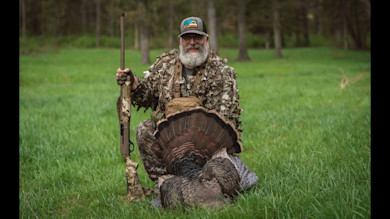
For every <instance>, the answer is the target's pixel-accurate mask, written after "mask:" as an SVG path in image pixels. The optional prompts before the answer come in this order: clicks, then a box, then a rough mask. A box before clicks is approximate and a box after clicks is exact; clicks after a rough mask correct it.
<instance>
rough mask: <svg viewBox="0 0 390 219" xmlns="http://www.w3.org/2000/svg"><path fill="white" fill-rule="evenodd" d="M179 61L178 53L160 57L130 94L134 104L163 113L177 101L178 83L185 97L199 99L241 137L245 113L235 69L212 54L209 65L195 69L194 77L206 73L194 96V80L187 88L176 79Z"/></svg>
mask: <svg viewBox="0 0 390 219" xmlns="http://www.w3.org/2000/svg"><path fill="white" fill-rule="evenodd" d="M178 61H179V51H178V50H177V49H173V50H171V51H170V52H167V53H163V54H162V55H160V56H158V57H157V60H156V62H155V63H154V64H152V65H151V66H150V67H149V69H148V71H145V72H144V74H145V76H144V78H138V80H139V86H138V87H137V89H136V90H135V91H133V92H132V94H131V95H132V96H131V100H132V104H133V105H137V106H138V110H139V108H141V107H144V108H146V109H148V108H152V110H153V111H159V112H161V113H164V112H165V106H166V105H167V103H168V102H169V101H170V100H172V99H173V98H174V97H175V95H174V89H173V88H174V84H175V83H178V84H180V88H181V96H182V97H189V96H196V97H198V98H199V99H200V100H201V102H202V105H203V107H204V108H206V109H208V110H215V111H217V112H218V113H219V114H220V115H222V116H223V117H224V118H225V119H227V120H229V121H231V122H232V123H233V124H234V125H235V126H236V129H237V130H238V131H239V132H240V133H241V132H242V130H241V121H240V119H239V116H240V114H241V111H242V110H241V109H239V108H238V106H239V95H238V89H237V83H236V73H235V72H234V69H233V68H232V67H229V66H227V65H226V62H227V60H226V59H221V58H220V57H219V56H217V55H216V54H215V53H213V52H210V53H209V55H208V58H207V60H206V62H205V63H204V64H202V65H201V66H198V67H196V68H195V71H194V72H195V74H196V73H199V72H200V71H201V70H202V69H204V70H205V73H204V77H203V78H202V79H201V81H200V84H199V85H198V87H197V89H196V90H195V93H193V91H192V87H193V85H194V81H195V76H188V83H187V84H186V81H185V78H184V77H182V79H181V80H176V79H175V78H174V75H175V69H176V63H177V62H178Z"/></svg>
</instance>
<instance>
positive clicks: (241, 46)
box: [237, 0, 250, 61]
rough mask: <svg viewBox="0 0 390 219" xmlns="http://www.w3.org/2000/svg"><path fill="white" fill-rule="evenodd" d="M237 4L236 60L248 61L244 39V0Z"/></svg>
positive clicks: (238, 1) (239, 0)
mask: <svg viewBox="0 0 390 219" xmlns="http://www.w3.org/2000/svg"><path fill="white" fill-rule="evenodd" d="M237 3H238V60H240V61H248V60H250V59H249V56H248V51H247V48H246V38H245V34H246V33H245V0H237Z"/></svg>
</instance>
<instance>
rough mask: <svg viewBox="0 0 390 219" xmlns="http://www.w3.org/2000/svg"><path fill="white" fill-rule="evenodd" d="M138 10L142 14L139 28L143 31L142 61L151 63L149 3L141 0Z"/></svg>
mask: <svg viewBox="0 0 390 219" xmlns="http://www.w3.org/2000/svg"><path fill="white" fill-rule="evenodd" d="M138 4H139V5H138V10H139V15H140V24H141V25H139V29H140V32H141V63H142V64H150V56H149V33H148V27H149V25H148V22H147V18H146V16H147V15H146V8H147V5H146V4H147V3H146V2H144V1H139V3H138Z"/></svg>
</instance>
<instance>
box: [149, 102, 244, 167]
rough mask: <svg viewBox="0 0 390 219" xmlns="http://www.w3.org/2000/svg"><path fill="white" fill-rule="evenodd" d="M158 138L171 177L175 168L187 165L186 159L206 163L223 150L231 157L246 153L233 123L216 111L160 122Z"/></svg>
mask: <svg viewBox="0 0 390 219" xmlns="http://www.w3.org/2000/svg"><path fill="white" fill-rule="evenodd" d="M155 137H156V139H157V141H158V142H159V144H160V145H161V147H162V148H163V160H164V162H165V163H166V166H167V171H168V172H170V173H172V169H174V168H173V167H172V165H178V164H179V163H180V164H183V162H185V160H186V159H188V160H197V162H198V163H199V164H200V163H204V162H205V161H207V160H209V159H210V158H211V156H212V155H213V154H214V152H216V151H217V150H219V149H220V148H223V147H225V148H226V149H227V152H228V153H231V154H233V153H240V152H241V151H242V145H241V142H240V140H239V133H238V131H237V130H236V128H235V127H234V125H233V123H231V122H229V121H226V120H225V119H224V118H223V117H222V116H221V115H219V114H218V113H217V112H216V111H207V110H206V109H205V108H203V107H197V108H193V109H190V110H187V111H184V112H179V113H176V114H171V115H170V116H169V117H167V118H166V119H163V120H160V121H159V122H158V123H157V130H156V132H155ZM191 156H192V157H191ZM189 157H191V158H189ZM194 157H196V158H194ZM179 161H180V162H179Z"/></svg>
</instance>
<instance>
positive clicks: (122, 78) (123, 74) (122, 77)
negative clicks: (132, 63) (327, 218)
mask: <svg viewBox="0 0 390 219" xmlns="http://www.w3.org/2000/svg"><path fill="white" fill-rule="evenodd" d="M130 74H133V72H132V71H131V70H130V69H129V68H125V69H123V70H122V69H120V68H118V69H117V70H116V82H117V83H118V85H122V84H124V83H125V82H126V79H127V76H129V75H130ZM137 87H138V78H136V77H134V82H133V86H131V90H135V89H136V88H137Z"/></svg>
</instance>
